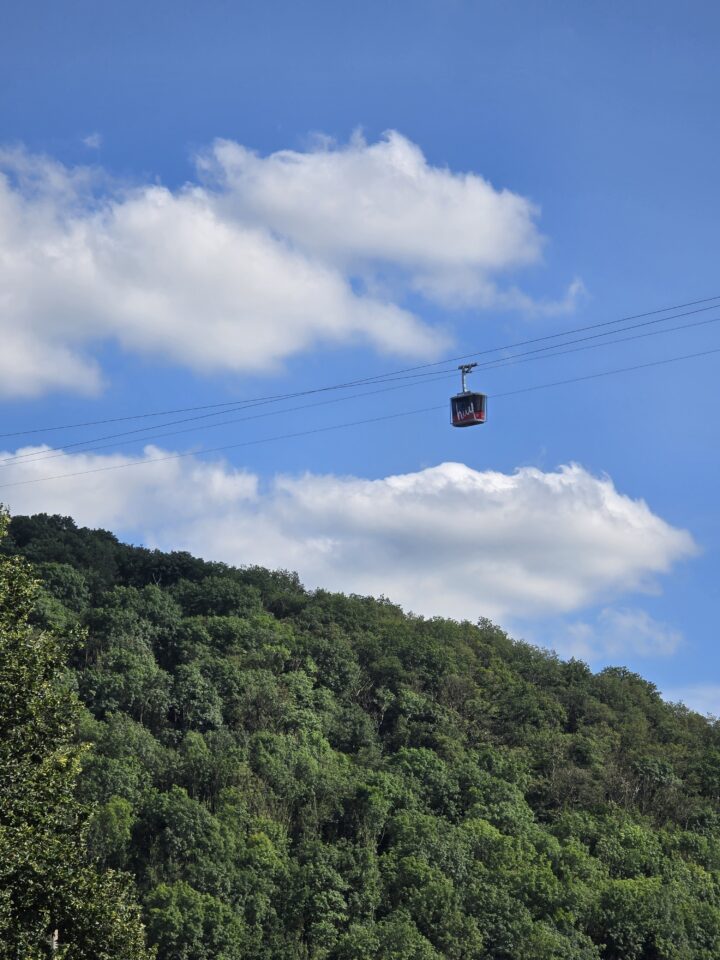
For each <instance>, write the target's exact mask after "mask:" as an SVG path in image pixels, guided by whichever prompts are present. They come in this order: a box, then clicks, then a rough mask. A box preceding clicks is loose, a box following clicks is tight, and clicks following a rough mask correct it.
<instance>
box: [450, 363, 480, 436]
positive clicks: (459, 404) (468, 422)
mask: <svg viewBox="0 0 720 960" xmlns="http://www.w3.org/2000/svg"><path fill="white" fill-rule="evenodd" d="M476 366H477V364H476V363H463V364H461V365H460V366H459V367H458V370H459V371H460V373H461V374H462V390H461V392H460V393H456V394H455V396H454V397H451V398H450V414H451V419H450V422H451V423H452V425H453V426H454V427H476V426H477V425H478V424H480V423H485V418H486V416H487V395H486V394H484V393H473V391H472V390H468V388H467V383H466V379H465V378H466V377H467V375H468V373H470V371H471V370H472V369H473V367H476Z"/></svg>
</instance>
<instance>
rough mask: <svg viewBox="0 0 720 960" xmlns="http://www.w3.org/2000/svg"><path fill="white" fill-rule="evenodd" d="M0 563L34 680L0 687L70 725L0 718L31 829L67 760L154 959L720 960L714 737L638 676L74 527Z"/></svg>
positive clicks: (27, 520) (17, 527) (496, 632)
mask: <svg viewBox="0 0 720 960" xmlns="http://www.w3.org/2000/svg"><path fill="white" fill-rule="evenodd" d="M3 549H4V550H5V554H6V557H7V558H8V559H6V560H5V561H4V562H5V564H6V566H5V568H4V569H5V570H7V571H11V570H15V569H16V568H17V569H21V567H22V564H21V561H20V560H18V559H17V556H18V555H23V556H24V557H25V558H27V559H28V560H30V561H31V562H32V563H33V564H34V565H35V570H36V573H37V576H38V577H39V578H40V580H41V582H42V589H41V591H40V594H39V596H38V597H37V598H36V600H35V602H34V605H33V607H32V613H29V612H28V614H27V616H29V617H30V621H29V622H28V623H23V624H22V625H21V626H18V625H17V622H16V621H13V622H12V623H11V624H10V625H9V627H8V625H7V623H6V621H3V631H4V633H5V632H6V631H7V636H8V637H11V638H12V637H13V636H15V635H16V634H15V633H13V631H16V633H17V636H18V637H19V636H24V637H30V636H32V637H33V638H36V639H34V640H33V644H35V646H32V650H33V651H35V652H34V653H33V654H32V656H36V657H37V656H40V657H41V658H42V657H44V659H43V664H45V666H43V667H42V669H41V670H40V671H39V672H38V670H37V668H34V667H32V661H31V660H28V661H27V663H28V666H27V667H22V668H21V667H18V670H25V669H27V671H28V674H32V677H28V678H27V679H24V677H25V675H24V674H22V675H20V674H18V675H17V676H16V677H14V678H12V677H9V675H8V673H7V670H6V671H5V672H4V673H3V678H4V679H3V681H2V682H3V683H9V684H10V686H11V687H12V686H13V684H15V685H16V687H17V689H24V685H25V684H29V686H28V687H27V689H28V690H30V691H31V692H32V691H34V690H37V697H39V698H40V699H42V697H47V696H49V694H48V693H47V690H48V689H52V690H53V691H55V692H54V693H53V697H60V696H61V692H60V691H65V692H63V693H62V696H63V697H66V696H67V695H68V694H67V690H68V688H69V687H70V686H72V687H73V688H74V689H75V690H76V691H77V696H78V698H79V700H80V701H81V703H82V710H81V712H80V715H79V718H78V721H77V724H76V729H77V737H76V740H73V739H72V736H71V729H72V728H73V724H74V723H75V721H74V720H72V719H71V718H69V717H67V716H66V714H65V713H63V710H65V709H66V708H65V707H63V708H62V709H60V708H57V709H58V710H60V714H59V716H58V715H57V714H56V712H53V711H55V710H56V708H55V707H52V708H51V707H47V709H45V708H44V709H45V713H44V714H43V716H47V717H48V718H49V719H47V720H43V721H42V723H40V722H39V721H38V722H37V723H36V722H35V721H32V722H31V721H30V720H28V719H27V718H26V719H24V720H23V721H22V722H20V721H17V720H16V721H14V722H16V723H18V724H19V726H22V727H23V728H24V729H26V730H28V731H34V732H33V733H32V736H35V737H36V742H37V745H36V746H31V749H30V756H31V757H36V760H34V761H33V762H34V763H36V765H37V767H36V770H37V775H36V776H35V778H34V780H33V779H32V778H28V779H27V782H28V784H30V783H32V784H34V786H32V791H34V795H37V797H42V798H43V801H42V802H43V803H47V804H49V806H48V811H49V812H48V818H47V819H45V818H44V816H40V815H39V813H38V814H37V821H38V826H37V829H38V830H39V831H45V830H47V831H48V832H49V833H50V834H53V831H54V829H55V828H54V827H53V823H54V822H55V821H54V820H53V818H54V817H60V818H62V817H66V816H67V815H68V814H67V813H66V812H65V811H66V810H68V809H69V810H72V809H74V808H73V807H72V804H71V802H70V801H69V800H68V801H63V803H65V802H67V803H68V804H71V805H70V807H64V806H62V805H61V807H62V809H59V808H58V807H57V804H56V803H55V799H54V798H56V797H57V789H53V788H52V783H53V782H54V781H53V779H52V778H53V777H56V776H61V775H63V776H67V774H66V773H62V772H63V771H66V770H68V769H72V770H73V771H75V769H76V768H77V767H78V766H79V767H80V768H81V769H80V773H79V775H78V787H77V792H76V799H75V800H73V801H72V803H78V804H80V805H87V806H88V808H92V810H93V813H92V816H91V819H90V822H89V824H88V828H87V831H86V833H85V837H84V842H85V843H86V845H87V848H88V851H89V855H90V856H91V857H92V858H93V861H94V863H95V864H96V867H95V870H96V873H95V874H93V876H96V877H98V876H99V877H100V878H103V877H104V878H108V877H110V878H117V877H118V876H120V874H119V873H118V872H117V871H128V872H129V873H130V874H132V875H133V877H134V880H135V884H136V887H137V890H138V895H139V898H140V901H141V904H142V911H143V916H144V920H145V923H146V926H147V934H148V940H149V942H150V943H151V944H152V945H153V946H154V947H156V948H157V954H158V958H159V960H250V958H252V960H371V958H377V960H440V958H449V960H716V958H717V957H718V956H720V833H719V830H718V828H719V826H720V808H719V806H718V801H719V799H720V728H719V727H718V725H717V724H716V723H715V722H712V721H710V720H707V719H705V718H703V717H700V716H698V715H697V714H694V713H692V712H691V711H689V710H687V709H686V708H685V707H683V706H680V705H673V704H668V703H665V702H664V701H663V700H662V698H661V697H660V696H659V694H658V692H657V690H656V689H655V688H654V687H653V686H652V684H650V683H648V682H647V681H645V680H643V679H642V678H641V677H639V676H637V675H636V674H634V673H631V672H630V671H628V670H626V669H624V668H622V667H617V668H609V669H606V670H603V671H601V672H599V673H595V674H594V673H592V672H591V671H590V669H589V668H588V667H587V666H586V665H585V664H583V663H581V662H579V661H576V660H570V661H567V662H564V661H562V660H560V659H559V658H558V657H556V656H554V655H553V654H552V653H549V652H547V651H544V650H539V649H536V648H534V647H532V646H529V645H527V644H524V643H521V642H516V641H513V640H511V639H510V638H509V637H508V636H507V635H506V634H505V633H504V632H503V631H502V630H500V629H499V628H497V627H496V626H494V625H493V624H491V623H489V622H488V621H481V622H479V623H478V624H471V623H468V622H462V623H458V622H454V621H451V620H444V619H429V620H428V619H424V618H422V617H417V616H413V615H409V614H405V613H403V611H402V610H400V609H399V608H398V607H396V606H395V605H393V604H392V603H390V602H388V601H386V600H374V599H370V598H365V597H357V596H349V597H348V596H342V595H337V594H331V593H327V592H325V591H322V590H318V591H314V592H310V591H307V590H305V589H304V588H303V587H302V585H301V584H300V582H299V581H298V578H297V577H296V576H295V575H294V574H291V573H287V572H282V571H280V572H270V571H267V570H264V569H261V568H258V567H253V566H248V567H243V568H233V567H228V566H225V565H223V564H219V563H207V562H204V561H201V560H198V559H195V558H193V557H191V556H190V555H188V554H186V553H161V552H158V551H151V550H147V549H144V548H138V547H130V546H126V545H124V544H121V543H119V542H118V541H117V540H116V539H115V538H114V537H113V536H112V535H111V534H109V533H107V532H103V531H90V530H85V529H81V528H78V527H76V525H75V524H74V523H73V521H72V520H70V519H69V518H63V517H49V516H44V515H39V516H35V517H16V518H14V519H13V520H12V522H11V524H10V528H9V535H8V537H7V538H6V540H5V544H4V548H3ZM8 565H9V566H8ZM24 576H26V574H24ZM7 582H8V584H10V583H11V582H12V577H10V579H8V581H7ZM8 589H10V588H9V587H8ZM24 602H25V601H24ZM3 603H5V601H3ZM28 603H29V601H28ZM11 607H13V609H15V608H17V604H16V603H15V601H13V603H12V604H11ZM28 609H29V608H28ZM49 628H52V629H55V630H57V629H62V630H64V631H66V632H67V631H73V630H77V631H80V635H81V636H82V637H83V639H82V640H81V642H79V643H77V644H76V645H75V646H74V647H73V649H72V651H71V654H70V659H69V668H70V669H69V672H68V673H67V674H62V671H61V669H60V664H59V659H58V653H57V651H56V650H55V648H54V647H52V642H51V641H49V640H47V639H42V640H40V639H37V638H47V636H48V634H47V633H46V632H43V631H46V630H47V629H49ZM3 642H10V643H15V642H16V641H15V640H12V639H11V640H10V641H3ZM47 643H50V644H51V647H52V649H51V652H50V653H44V654H41V652H40V650H41V647H42V644H47ZM38 644H40V646H38ZM24 656H25V654H24ZM23 662H25V661H23ZM8 677H9V678H8ZM39 677H42V678H44V680H43V679H39ZM33 696H34V694H33ZM33 696H31V697H29V698H28V700H27V702H24V703H20V704H19V705H18V707H17V709H22V710H23V711H28V710H31V709H34V708H33V707H32V706H31V704H30V701H31V700H33ZM3 700H5V697H3ZM38 702H39V701H38ZM54 702H55V701H54V700H52V703H54ZM13 709H15V708H13ZM4 722H6V721H4ZM43 724H45V726H43ZM48 734H49V735H48ZM28 736H30V733H28ZM3 739H5V738H3ZM28 745H30V741H29V740H28ZM3 749H5V748H3ZM33 751H35V752H33ZM23 752H26V751H23ZM3 762H10V761H9V760H6V759H5V754H3ZM18 762H19V761H18ZM41 770H42V771H46V770H49V771H51V773H48V774H45V773H43V774H42V775H41V773H40V771H41ZM57 771H60V772H57ZM74 776H75V773H74V772H73V774H72V777H73V778H74ZM23 779H26V778H25V776H23ZM28 789H30V787H28ZM3 807H4V808H6V807H7V804H3ZM38 810H39V808H38ZM56 810H57V813H56V812H55V811H56ZM2 822H3V824H5V820H3V821H2ZM60 833H63V831H60ZM64 835H65V834H64V833H63V836H64ZM63 842H65V841H63ZM27 862H29V861H28V860H23V863H27ZM17 869H20V866H18V867H17ZM23 869H25V868H24V867H23ZM102 882H117V881H116V880H115V879H112V880H111V881H109V880H107V879H105V880H103V881H102ZM28 889H31V888H28ZM0 904H1V905H0V910H5V909H6V905H7V904H10V906H9V907H8V909H10V907H12V909H16V907H15V906H14V905H13V904H12V903H10V901H7V900H3V901H1V902H0ZM128 909H129V908H128ZM0 916H2V917H7V916H9V914H7V912H6V913H4V914H0ZM3 922H5V921H4V920H3ZM52 922H54V921H50V919H49V915H48V918H47V921H46V922H45V927H44V929H47V927H48V924H50V925H51V924H52ZM118 955H120V954H118ZM23 956H24V955H23ZM73 956H81V954H79V953H77V954H73ZM82 956H84V954H82ZM95 956H98V957H100V956H104V954H101V953H97V954H95ZM122 956H124V954H122Z"/></svg>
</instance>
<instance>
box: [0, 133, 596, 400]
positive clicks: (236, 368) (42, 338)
mask: <svg viewBox="0 0 720 960" xmlns="http://www.w3.org/2000/svg"><path fill="white" fill-rule="evenodd" d="M86 139H87V143H88V146H94V145H95V144H96V140H95V138H94V135H91V137H89V138H86ZM198 166H199V179H198V180H197V181H196V182H194V183H188V184H185V185H184V186H183V187H181V188H179V189H174V190H171V189H169V188H167V187H164V186H162V185H160V184H157V183H152V184H139V185H137V184H136V185H134V186H128V185H126V184H119V183H117V182H115V181H113V180H112V178H110V177H109V176H108V175H107V174H105V173H104V172H103V171H102V170H99V169H95V168H72V169H70V168H66V167H64V166H63V165H62V164H60V163H57V162H55V161H53V160H51V159H49V158H44V157H38V156H33V155H30V154H28V153H26V152H24V151H22V150H17V149H14V150H7V149H6V150H0V335H1V336H2V337H3V341H4V349H3V351H2V355H1V356H0V395H1V394H6V395H18V394H20V395H25V396H32V395H36V394H41V393H43V392H45V391H47V390H50V389H65V388H67V389H75V390H78V391H82V392H85V393H91V392H93V391H97V390H98V389H99V387H100V386H101V384H102V377H101V374H100V372H99V370H98V368H97V365H96V363H95V362H94V360H93V351H95V350H96V349H97V347H98V346H99V345H101V344H102V343H104V342H106V341H111V342H114V343H118V344H120V345H121V346H122V347H123V348H125V349H126V350H128V351H133V352H137V353H140V354H144V355H151V356H155V357H157V358H160V359H162V360H164V361H168V362H173V363H177V364H181V365H183V366H186V367H190V368H192V369H194V370H199V371H201V372H205V373H209V372H212V371H222V370H225V371H232V372H237V373H243V372H252V373H263V372H269V371H271V370H274V369H277V367H278V365H280V364H282V362H283V361H284V360H285V359H286V358H288V357H290V356H292V355H294V354H296V353H298V352H301V351H306V350H309V349H312V348H314V347H317V346H319V345H340V344H353V343H366V344H369V345H371V346H372V347H373V348H375V349H377V350H378V351H381V352H384V353H389V354H398V355H400V354H401V355H404V356H412V357H419V358H428V357H432V356H436V355H438V353H439V352H440V351H441V350H442V349H443V347H445V346H447V344H448V336H447V332H446V331H444V330H440V329H437V328H435V327H432V326H430V325H429V324H427V323H426V322H423V321H422V320H421V319H420V318H419V317H418V316H416V315H415V314H414V313H413V312H411V311H410V310H409V309H407V308H406V306H404V302H405V300H406V298H407V296H408V295H409V294H411V293H413V294H415V295H416V294H417V292H418V291H419V292H420V293H421V294H422V295H424V296H425V297H427V298H430V299H435V300H438V301H441V302H443V303H446V304H451V303H453V302H455V305H458V306H460V305H463V304H467V303H469V302H473V303H482V304H484V305H489V304H495V305H499V306H505V307H508V308H511V309H519V310H522V311H523V312H525V313H533V312H535V313H538V312H540V313H552V312H553V311H556V312H557V311H558V310H560V311H562V310H566V309H571V308H572V306H573V304H574V302H575V299H576V297H577V295H578V291H579V289H580V287H579V285H578V283H575V284H574V285H573V286H572V287H571V288H570V289H569V291H568V294H567V296H566V297H565V298H564V299H561V300H560V301H558V302H557V303H555V304H553V303H552V302H548V303H544V302H539V303H535V302H534V301H532V300H531V299H530V298H529V297H527V296H525V295H524V294H522V292H521V291H519V290H517V289H516V288H515V287H511V288H509V289H507V290H503V289H502V288H501V286H499V285H498V280H497V277H498V276H499V275H500V274H501V273H502V272H503V271H506V270H509V269H515V268H518V267H522V266H525V265H527V264H530V263H534V262H537V260H538V259H539V257H540V255H541V251H542V247H543V239H542V237H541V235H540V233H539V231H538V229H537V226H536V218H537V209H536V208H535V207H534V205H533V204H532V203H531V202H530V201H529V200H527V199H526V198H524V197H521V196H519V195H517V194H514V193H512V192H510V191H508V190H498V189H496V188H495V187H493V186H492V185H491V184H489V183H488V182H487V181H486V180H484V179H483V178H482V177H481V176H479V175H477V174H474V173H456V172H453V171H450V170H448V169H445V168H440V167H433V166H432V165H430V164H429V163H428V161H427V160H426V159H425V157H424V156H423V154H422V152H421V150H420V149H419V147H417V146H416V145H415V144H413V143H411V142H410V141H409V140H407V139H405V138H404V137H402V136H401V135H400V134H398V133H390V134H388V135H387V136H386V137H384V138H383V139H381V140H380V141H379V142H378V143H374V144H368V143H365V141H363V140H362V139H359V138H356V139H354V140H353V141H351V143H350V144H348V145H346V146H334V145H328V144H317V145H316V146H315V147H314V148H311V149H309V150H308V151H306V152H305V153H298V152H293V151H281V152H278V153H274V154H271V155H270V156H267V157H260V156H259V155H257V154H255V153H253V152H252V151H250V150H248V149H246V148H245V147H243V146H241V145H240V144H236V143H231V142H228V141H219V142H217V143H216V144H215V145H214V146H213V147H212V148H211V149H210V150H208V151H206V152H204V153H203V154H202V155H201V156H200V157H199V158H198ZM14 368H16V371H15V372H13V370H14Z"/></svg>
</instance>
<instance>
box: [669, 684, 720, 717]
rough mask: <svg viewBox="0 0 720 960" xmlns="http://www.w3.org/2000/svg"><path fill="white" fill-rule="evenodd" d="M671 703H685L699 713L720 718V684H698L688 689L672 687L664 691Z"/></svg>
mask: <svg viewBox="0 0 720 960" xmlns="http://www.w3.org/2000/svg"><path fill="white" fill-rule="evenodd" d="M662 695H663V698H664V699H665V700H669V701H670V703H684V704H685V706H686V707H689V709H690V710H695V711H696V712H697V713H702V714H705V715H710V716H713V717H720V684H717V683H696V684H691V685H690V686H687V687H672V688H670V689H667V690H663V691H662Z"/></svg>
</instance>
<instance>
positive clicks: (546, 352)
mask: <svg viewBox="0 0 720 960" xmlns="http://www.w3.org/2000/svg"><path fill="white" fill-rule="evenodd" d="M714 309H717V307H716V306H715V305H713V306H710V307H702V308H700V309H699V310H692V311H688V312H686V313H681V314H674V315H671V316H668V317H660V318H658V317H655V319H652V320H644V321H643V322H641V323H636V324H632V325H631V326H627V327H624V328H623V329H622V332H623V333H624V332H626V331H629V330H636V329H640V328H645V327H648V326H654V325H657V324H658V323H664V322H667V321H668V320H674V319H678V318H680V317H684V316H691V315H694V314H697V313H702V312H705V311H708V310H714ZM648 315H649V314H645V316H648ZM719 320H720V317H712V318H710V319H708V320H699V321H695V322H692V323H685V324H679V325H678V326H675V327H669V328H664V329H662V330H656V331H651V332H650V333H645V334H639V335H635V336H631V337H615V338H614V339H610V340H605V339H603V338H606V337H612V336H613V334H614V333H616V332H617V331H608V332H604V333H596V334H589V335H587V336H585V337H578V338H576V339H574V340H566V341H564V342H562V343H558V344H551V345H547V346H544V347H536V348H535V349H533V350H527V351H525V352H523V353H516V354H511V355H510V356H508V357H500V358H498V359H497V360H490V361H486V362H485V363H482V364H479V365H478V369H479V370H493V369H499V368H503V367H507V366H514V365H516V364H517V363H524V362H528V361H529V360H536V359H551V358H553V357H558V356H564V355H567V354H570V353H576V352H580V351H581V350H587V349H591V348H593V347H597V346H609V345H612V344H615V343H624V342H628V341H632V340H636V339H641V338H645V337H649V336H659V335H663V334H666V333H673V332H677V331H684V330H688V329H691V328H695V327H700V326H706V325H708V324H711V323H717V322H718V321H719ZM598 340H601V341H602V342H600V343H593V344H591V345H590V346H582V347H576V348H575V349H574V350H564V349H560V348H561V347H569V346H573V345H576V344H587V343H588V342H589V341H598ZM447 375H455V370H454V369H451V368H446V369H443V370H439V371H436V372H434V373H424V374H415V375H414V376H399V377H389V376H388V377H387V379H385V380H379V381H377V382H380V383H389V382H394V381H395V380H412V381H413V382H412V383H403V384H401V385H400V386H399V387H388V388H385V389H381V390H372V391H365V392H364V393H356V394H349V395H346V396H345V397H339V398H334V399H333V400H329V401H321V402H318V403H311V404H303V405H301V406H299V407H290V408H283V409H281V410H280V411H279V412H276V411H272V412H271V413H264V414H255V415H251V416H248V417H237V418H233V419H230V420H221V421H216V422H215V423H210V424H207V423H206V424H204V425H203V427H204V428H205V429H206V428H208V427H215V426H226V425H230V424H234V423H243V422H246V421H248V420H255V419H261V418H263V417H268V416H279V415H284V414H286V413H294V412H296V411H299V410H305V409H310V408H313V407H318V406H325V405H328V404H331V403H336V402H342V401H344V400H353V399H357V398H361V397H364V396H373V395H375V394H377V393H384V392H387V391H390V390H397V389H402V388H404V387H411V386H416V385H418V383H427V382H428V381H430V380H433V381H434V380H436V379H440V378H445V376H447ZM368 385H371V384H368ZM253 406H254V405H253ZM237 409H239V410H242V409H246V407H242V406H241V407H239V408H237ZM224 412H234V411H227V410H224V411H221V412H216V413H212V414H202V415H199V416H196V417H182V418H180V419H178V420H170V421H168V422H166V423H161V424H153V425H151V426H147V427H137V428H135V429H133V430H126V431H121V432H119V433H112V434H106V435H105V436H101V437H92V438H89V439H85V440H77V441H73V442H72V443H66V444H63V445H62V446H59V447H54V448H52V450H51V451H48V452H47V453H46V454H43V453H38V451H37V450H35V451H30V452H28V453H24V454H15V455H12V456H8V457H4V458H1V459H0V467H1V466H4V465H6V464H9V463H16V462H18V461H23V460H29V462H36V460H38V459H54V458H55V457H56V456H61V455H62V452H63V451H67V450H71V449H77V448H80V447H82V448H84V449H83V450H82V451H79V452H92V451H95V450H100V449H106V448H107V447H108V446H123V445H124V444H125V443H129V442H133V441H134V440H135V439H139V440H143V441H145V440H147V441H150V440H155V439H164V438H165V437H170V436H178V435H179V434H182V433H189V432H193V431H195V430H196V429H199V427H191V428H189V429H185V430H176V431H171V432H163V433H151V434H150V436H145V437H140V436H139V435H140V434H143V433H145V434H147V433H148V431H157V430H159V429H163V428H164V427H169V426H176V425H178V424H184V423H190V422H197V421H199V420H206V419H208V418H211V417H218V416H221V415H222V413H224ZM124 437H129V438H130V439H129V440H121V442H120V443H119V444H103V443H102V441H105V440H120V438H124Z"/></svg>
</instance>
